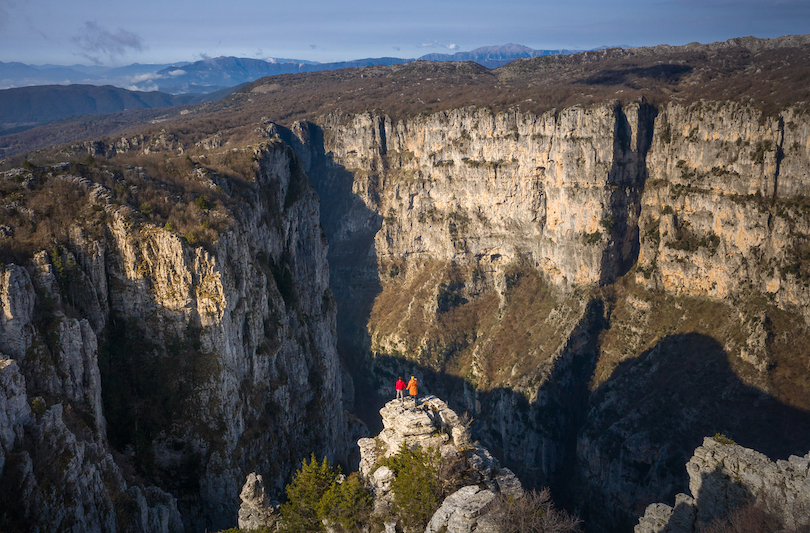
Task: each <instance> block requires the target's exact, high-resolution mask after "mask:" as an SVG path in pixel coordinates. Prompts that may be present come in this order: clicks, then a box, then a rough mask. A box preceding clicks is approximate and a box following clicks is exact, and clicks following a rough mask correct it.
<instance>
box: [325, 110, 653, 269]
mask: <svg viewBox="0 0 810 533" xmlns="http://www.w3.org/2000/svg"><path fill="white" fill-rule="evenodd" d="M651 113H652V109H651V108H650V107H649V106H646V105H641V106H639V105H633V106H629V107H628V108H626V109H622V108H621V107H618V106H617V107H607V106H601V107H594V108H588V109H586V108H581V107H574V108H570V109H566V110H563V111H561V112H559V113H547V114H544V115H542V116H539V117H537V116H534V115H531V114H521V113H519V112H514V113H503V114H498V115H492V113H490V112H488V111H486V110H481V109H459V110H454V111H450V112H447V113H438V114H435V115H430V116H428V117H420V118H415V119H411V120H409V121H407V122H406V121H400V122H398V123H396V124H394V123H393V122H392V121H391V120H390V119H388V118H387V117H379V116H374V115H370V114H367V115H356V116H353V117H350V118H349V119H348V120H345V119H344V118H343V117H337V116H333V117H326V118H325V119H324V127H325V128H326V132H325V141H324V143H325V149H326V150H327V151H328V152H331V157H332V158H333V160H334V162H335V163H339V164H340V165H341V166H343V167H345V168H347V169H350V170H352V169H359V170H361V172H358V173H355V181H354V186H353V189H352V190H353V192H354V193H355V194H356V195H357V196H358V197H359V198H360V199H361V200H362V201H363V202H364V203H365V204H366V206H367V207H368V208H370V209H371V210H372V211H374V212H376V213H377V214H378V216H380V217H382V218H384V220H383V224H382V227H381V228H380V229H379V231H377V232H376V234H375V235H374V249H375V250H376V255H377V257H378V258H379V259H380V260H388V259H400V258H408V259H409V260H417V259H419V258H424V257H425V256H430V257H431V258H434V259H439V260H448V261H449V260H455V261H462V262H475V261H478V260H480V259H481V258H487V259H489V258H491V257H493V256H496V259H497V260H496V261H495V263H496V265H495V266H496V268H497V265H503V264H508V263H509V262H510V261H512V260H514V259H515V258H516V257H518V256H520V255H526V254H528V255H529V256H530V257H531V259H532V260H533V262H534V263H535V264H536V266H537V268H539V269H540V270H542V271H543V272H544V273H545V274H546V275H547V276H548V277H549V278H550V279H551V280H553V281H554V282H555V283H556V284H559V285H575V284H591V283H597V282H599V281H600V280H604V279H612V278H613V277H615V276H616V275H617V274H618V273H619V270H620V268H621V263H623V262H625V261H627V260H629V259H631V256H632V253H633V250H632V246H633V242H632V241H633V238H634V234H633V233H632V231H631V232H629V233H626V234H625V233H622V232H620V231H618V229H619V228H618V226H621V227H622V228H624V226H625V224H626V223H627V222H628V220H629V223H630V224H631V225H632V223H633V222H634V218H635V216H636V215H637V213H635V214H634V213H628V212H627V209H628V208H632V205H630V204H629V203H628V199H629V198H630V197H637V196H638V195H639V194H640V187H641V186H643V177H644V176H643V167H642V166H640V162H641V161H642V157H643V153H644V152H645V151H646V149H647V144H648V142H649V140H648V137H649V134H650V133H651V131H650V128H651V126H652V118H653V117H652V115H651ZM350 215H351V213H347V214H345V215H344V216H343V218H342V219H341V222H340V223H339V227H338V231H337V237H338V242H339V241H340V240H341V238H349V239H351V238H352V236H353V231H352V229H353V228H352V226H351V222H350ZM628 217H629V219H628ZM607 219H611V220H615V223H616V224H617V226H616V227H615V229H616V231H613V229H610V230H606V225H605V223H604V221H605V220H607ZM597 234H599V235H597ZM586 236H592V238H591V239H586V238H585V237H586ZM330 237H331V235H330ZM586 240H587V241H588V242H586ZM335 244H336V242H335ZM606 254H608V255H611V256H612V259H611V260H610V261H604V260H603V257H604V256H605V255H606Z"/></svg>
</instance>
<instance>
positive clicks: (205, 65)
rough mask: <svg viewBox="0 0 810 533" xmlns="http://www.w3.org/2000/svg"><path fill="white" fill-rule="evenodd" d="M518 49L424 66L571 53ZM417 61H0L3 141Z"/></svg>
mask: <svg viewBox="0 0 810 533" xmlns="http://www.w3.org/2000/svg"><path fill="white" fill-rule="evenodd" d="M576 52H577V51H576V50H533V49H531V48H528V47H526V46H522V45H518V44H511V43H510V44H506V45H502V46H485V47H481V48H476V49H475V50H472V51H469V52H458V53H456V54H452V55H451V54H428V55H424V56H422V57H420V58H419V59H418V60H423V61H436V62H440V61H474V62H476V63H479V64H481V65H483V66H485V67H487V68H496V67H500V66H502V65H505V64H506V63H509V62H511V61H514V60H515V59H518V58H527V57H536V56H547V55H555V54H564V55H567V54H573V53H576ZM413 61H417V60H416V59H401V58H396V57H378V58H367V59H356V60H353V61H341V62H337V63H316V62H313V61H304V60H298V59H286V58H271V59H269V60H262V59H249V58H238V57H216V58H207V59H203V60H201V61H196V62H194V63H187V62H181V63H174V64H170V65H169V64H163V65H142V64H138V63H134V64H132V65H127V66H124V67H115V68H112V67H99V66H87V65H70V66H59V65H38V66H37V65H26V64H24V63H2V62H0V135H6V134H10V133H18V132H22V131H25V130H28V129H31V128H33V127H36V126H39V125H42V124H46V123H49V122H53V121H57V120H63V119H66V118H68V117H73V116H78V115H96V114H101V113H115V112H119V111H126V110H132V109H152V108H158V107H170V106H175V105H185V104H194V103H200V102H204V101H212V100H216V99H219V98H222V97H223V96H225V95H227V94H230V93H231V92H233V91H235V90H236V89H238V88H239V87H241V86H242V85H244V84H246V83H250V82H252V81H255V80H257V79H259V78H263V77H265V76H274V75H278V74H294V73H301V72H315V71H320V70H338V69H345V68H353V67H366V66H371V65H398V64H403V63H410V62H413Z"/></svg>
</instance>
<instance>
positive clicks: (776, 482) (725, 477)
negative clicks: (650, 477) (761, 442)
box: [635, 437, 810, 533]
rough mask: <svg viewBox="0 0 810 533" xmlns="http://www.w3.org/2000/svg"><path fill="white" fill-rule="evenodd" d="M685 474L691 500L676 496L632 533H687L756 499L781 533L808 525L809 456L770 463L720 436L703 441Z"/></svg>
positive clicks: (649, 510)
mask: <svg viewBox="0 0 810 533" xmlns="http://www.w3.org/2000/svg"><path fill="white" fill-rule="evenodd" d="M686 470H687V472H689V490H690V492H691V494H692V495H691V496H689V495H687V494H678V495H677V496H676V498H675V502H676V504H675V507H674V508H673V507H670V506H668V505H665V504H661V503H655V504H652V505H650V506H649V507H648V508H647V510H646V512H645V514H644V516H643V517H642V518H641V520H640V521H639V524H638V525H637V526H636V527H635V532H636V533H657V532H664V531H666V532H672V533H692V532H693V531H697V530H699V529H700V527H701V525H702V526H705V525H707V524H710V523H711V522H712V521H713V520H717V519H723V518H725V517H726V516H727V515H728V514H733V513H734V512H735V511H736V512H739V511H740V509H741V508H742V507H743V506H745V505H746V504H747V503H750V502H754V501H756V500H759V501H760V502H762V503H761V504H762V505H763V506H764V507H765V511H766V512H768V513H770V514H772V515H773V518H774V519H776V520H778V521H779V522H780V524H781V526H782V527H783V528H785V530H786V531H799V530H801V528H803V527H807V526H808V525H810V523H808V517H809V516H810V454H807V455H805V456H804V457H798V456H795V455H793V456H791V457H790V458H789V459H788V460H786V461H785V460H780V461H777V462H773V461H771V460H769V459H768V458H767V457H765V456H764V455H762V454H761V453H758V452H756V451H754V450H751V449H748V448H743V447H742V446H739V445H736V444H734V443H733V442H731V441H729V440H728V439H726V438H724V437H714V438H711V437H707V438H706V439H705V440H704V441H703V445H702V446H699V447H698V448H697V449H696V450H695V453H694V455H693V456H692V458H691V459H690V460H689V462H688V463H687V464H686ZM749 525H751V526H753V524H749Z"/></svg>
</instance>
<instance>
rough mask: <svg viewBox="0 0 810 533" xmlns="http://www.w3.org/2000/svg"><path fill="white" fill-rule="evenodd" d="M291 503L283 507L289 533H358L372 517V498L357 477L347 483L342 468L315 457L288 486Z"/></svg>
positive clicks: (312, 457) (304, 464) (284, 522)
mask: <svg viewBox="0 0 810 533" xmlns="http://www.w3.org/2000/svg"><path fill="white" fill-rule="evenodd" d="M286 491H287V502H286V503H284V504H283V505H282V506H281V516H282V519H283V520H282V522H281V526H280V529H281V530H282V531H289V532H296V533H297V532H302V533H303V532H312V531H325V530H326V527H325V526H324V522H326V523H327V524H328V525H329V530H330V531H334V532H337V531H357V530H359V529H360V528H361V527H362V525H363V524H364V523H365V522H366V521H367V520H368V516H369V514H370V513H371V504H372V501H371V495H370V494H369V492H368V490H366V488H365V487H364V486H363V483H362V482H361V481H360V478H359V477H358V476H357V474H352V475H350V476H349V477H348V478H345V479H343V478H342V476H341V475H340V468H335V467H333V466H332V465H330V464H329V461H327V460H326V458H325V457H324V459H323V461H321V462H320V463H319V462H318V460H317V459H316V458H315V454H312V456H311V457H310V460H309V463H307V461H306V460H305V461H303V462H302V463H301V468H300V469H299V470H298V472H296V473H295V476H293V480H292V482H291V483H290V484H289V485H287V488H286Z"/></svg>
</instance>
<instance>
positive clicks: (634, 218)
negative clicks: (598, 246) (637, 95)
mask: <svg viewBox="0 0 810 533" xmlns="http://www.w3.org/2000/svg"><path fill="white" fill-rule="evenodd" d="M614 113H615V115H616V121H615V125H614V131H613V163H612V165H611V169H610V172H609V174H608V183H607V185H608V187H609V189H610V198H609V204H608V207H607V209H606V211H607V212H606V213H605V218H604V219H603V220H602V226H603V227H604V229H605V231H606V233H607V236H608V244H607V246H606V247H605V250H604V252H603V254H602V262H601V277H600V280H599V282H600V284H601V285H607V284H610V283H613V282H614V281H616V280H617V279H618V278H620V277H621V276H623V275H624V274H626V273H627V272H628V271H629V270H630V269H631V268H632V267H633V265H635V264H636V262H637V261H638V254H639V249H640V241H639V227H638V219H639V216H640V214H641V196H642V194H643V193H644V184H645V183H646V181H647V151H648V150H649V149H650V146H651V144H652V138H653V129H654V126H655V119H656V117H657V116H658V110H657V109H656V108H655V107H653V106H652V105H650V104H648V103H647V102H646V100H643V99H642V100H641V102H640V103H639V106H638V112H637V114H635V116H634V117H633V120H634V122H635V124H631V123H630V119H629V118H628V116H627V113H625V111H624V109H622V107H621V105H620V104H617V105H616V107H615V108H614ZM634 132H635V135H634Z"/></svg>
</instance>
